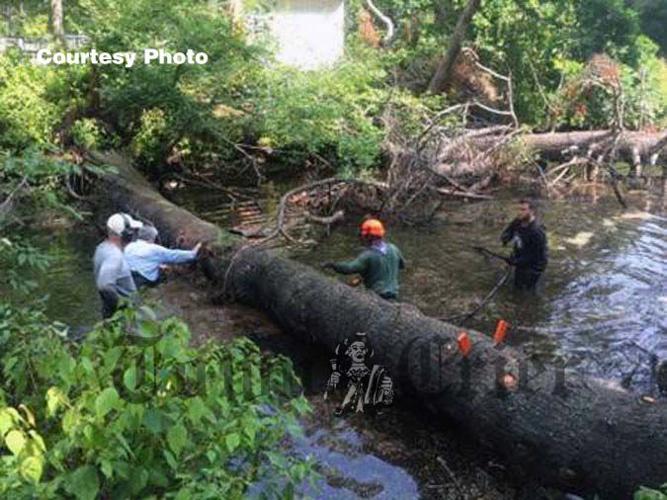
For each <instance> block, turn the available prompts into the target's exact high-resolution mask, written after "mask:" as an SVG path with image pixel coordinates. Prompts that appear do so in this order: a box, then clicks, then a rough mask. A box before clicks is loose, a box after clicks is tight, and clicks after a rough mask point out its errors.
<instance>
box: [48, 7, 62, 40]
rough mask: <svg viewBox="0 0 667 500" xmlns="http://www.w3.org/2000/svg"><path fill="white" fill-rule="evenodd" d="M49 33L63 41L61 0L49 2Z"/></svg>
mask: <svg viewBox="0 0 667 500" xmlns="http://www.w3.org/2000/svg"><path fill="white" fill-rule="evenodd" d="M51 33H53V36H55V37H56V38H58V39H59V40H61V41H64V40H65V28H64V26H63V0H51Z"/></svg>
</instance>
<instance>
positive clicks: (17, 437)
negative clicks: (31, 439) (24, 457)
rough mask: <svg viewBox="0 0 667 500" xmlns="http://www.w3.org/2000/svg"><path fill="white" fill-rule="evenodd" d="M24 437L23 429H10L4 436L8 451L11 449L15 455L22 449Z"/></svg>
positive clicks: (24, 443) (24, 442) (24, 441)
mask: <svg viewBox="0 0 667 500" xmlns="http://www.w3.org/2000/svg"><path fill="white" fill-rule="evenodd" d="M26 441H27V440H26V437H25V434H23V431H19V430H16V429H14V430H11V431H9V432H8V433H7V435H6V436H5V444H6V445H7V448H9V451H11V452H12V453H13V454H14V455H15V456H16V455H18V454H19V453H21V452H22V451H23V448H25V445H26Z"/></svg>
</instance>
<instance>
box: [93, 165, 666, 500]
mask: <svg viewBox="0 0 667 500" xmlns="http://www.w3.org/2000/svg"><path fill="white" fill-rule="evenodd" d="M98 159H99V158H98ZM105 162H107V163H109V158H107V159H106V161H105ZM103 185H104V187H105V189H104V191H103V194H104V195H105V196H106V197H107V198H108V199H109V201H111V205H112V207H113V208H114V209H115V210H124V211H128V212H131V213H133V214H136V215H142V216H145V217H147V218H150V219H151V220H153V221H154V223H155V224H156V225H157V227H158V229H160V231H161V234H162V235H163V237H164V239H165V240H166V241H167V242H171V243H172V244H174V243H176V242H177V241H183V242H184V243H185V244H186V245H188V246H189V245H192V244H194V243H195V242H196V241H200V240H206V241H208V242H209V243H210V246H211V247H212V248H214V252H215V255H213V256H212V257H211V258H210V259H209V268H208V269H209V272H208V273H207V274H208V275H209V276H211V277H212V278H214V279H215V278H216V277H217V278H218V279H219V278H220V276H221V275H222V274H224V275H225V277H226V284H227V288H228V289H229V291H231V292H232V293H233V294H234V296H235V297H236V298H237V299H238V300H239V301H242V302H244V303H246V304H249V305H252V306H254V307H257V308H259V309H261V310H263V311H265V312H267V313H269V314H270V315H271V317H272V318H273V319H274V320H275V321H276V322H277V324H278V325H279V326H280V327H281V328H282V329H283V330H284V331H285V332H286V333H287V334H290V335H298V336H299V337H301V338H303V339H305V340H309V341H310V340H312V341H316V342H318V343H320V344H322V345H323V346H326V347H327V348H328V349H331V350H332V349H333V348H334V347H335V346H336V344H337V343H338V342H340V341H341V340H343V339H344V338H345V337H347V336H349V335H352V334H354V333H355V332H358V331H364V332H367V334H368V337H369V338H370V340H371V342H372V344H373V347H374V350H375V356H376V358H375V359H376V362H378V363H381V364H384V365H385V366H386V367H387V368H388V369H389V371H390V372H391V373H392V375H393V377H394V378H395V380H396V381H397V383H398V387H399V388H400V390H401V391H404V392H410V393H413V394H415V395H416V396H417V397H418V398H420V399H421V401H422V402H423V403H424V405H425V406H427V407H428V408H430V409H431V410H432V411H433V412H434V413H435V415H436V416H440V417H443V418H446V419H448V420H449V421H450V422H451V421H453V422H456V423H457V424H459V425H461V426H462V427H463V428H465V429H467V431H468V432H469V433H470V435H471V436H474V437H475V438H476V439H477V440H478V441H479V442H480V443H481V444H483V445H485V446H489V447H491V448H493V449H494V450H495V451H496V453H497V454H499V455H500V456H502V457H503V459H504V460H505V462H506V463H507V464H508V465H509V466H515V467H516V468H517V469H520V470H521V471H527V472H530V473H532V474H534V475H535V476H536V477H537V478H538V479H539V481H540V482H542V483H544V484H547V485H554V486H557V487H560V488H562V489H565V490H569V491H576V492H579V493H589V492H597V493H600V494H602V495H604V498H627V497H629V496H630V495H631V493H632V492H633V491H634V490H635V489H636V488H638V487H639V486H640V485H647V486H658V485H660V484H662V483H664V482H665V481H666V480H667V453H665V450H667V433H666V432H665V429H667V405H666V404H665V402H664V401H662V400H658V401H657V402H655V403H652V404H649V403H646V402H643V400H642V399H641V398H640V397H639V396H638V395H633V394H631V393H629V392H627V391H625V390H623V389H621V388H619V387H615V386H613V385H611V384H609V383H607V382H605V381H602V380H597V379H592V378H586V377H582V376H580V375H578V374H576V373H574V372H570V371H564V370H556V369H552V368H549V369H546V370H539V369H533V367H532V365H531V364H530V362H529V360H528V359H526V357H525V356H524V355H523V354H522V353H520V352H519V351H517V350H515V349H512V348H510V347H507V346H503V347H496V346H494V345H493V343H492V342H491V340H490V339H489V338H488V337H487V336H486V335H483V334H482V333H479V332H475V331H470V330H469V331H468V335H469V336H470V339H471V340H472V345H473V347H472V351H471V353H470V355H469V357H468V358H463V357H462V355H461V354H460V353H459V351H458V350H457V336H458V334H459V332H460V329H459V328H457V327H456V326H454V325H451V324H447V323H443V322H441V321H438V320H436V319H433V318H429V317H427V316H425V315H423V314H422V313H421V312H419V311H418V310H417V309H416V308H414V307H413V306H410V305H407V304H400V303H392V302H387V301H385V300H382V299H380V298H379V297H377V296H375V295H373V294H371V293H369V292H367V291H365V290H361V289H353V288H350V287H349V286H346V285H344V284H343V283H341V282H339V281H337V280H335V279H332V278H331V277H328V276H325V275H324V274H322V273H321V272H318V271H316V270H313V269H312V268H310V267H308V266H305V265H302V264H299V263H297V262H293V261H291V260H288V259H286V258H283V257H281V256H279V255H278V254H277V253H275V252H270V251H266V250H262V249H259V248H257V247H253V246H246V247H245V248H243V249H241V250H238V248H235V245H236V244H237V243H235V242H234V240H233V239H230V237H227V236H224V235H223V233H222V232H221V230H219V229H218V228H217V227H216V226H214V225H212V224H209V223H207V222H204V221H202V220H200V219H198V218H197V217H196V216H194V215H192V214H190V213H189V212H187V211H185V210H183V209H181V208H178V207H176V206H174V205H173V204H171V203H170V202H168V201H167V200H165V199H164V198H162V197H161V196H160V195H159V194H158V193H157V192H156V191H154V190H153V189H152V188H151V186H150V185H149V184H148V183H146V182H145V181H144V180H143V179H142V178H141V177H140V176H138V174H137V173H136V172H134V171H133V170H132V169H131V168H129V167H127V166H120V165H119V168H118V171H117V173H115V174H107V175H105V176H104V178H103ZM232 251H234V258H233V259H231V258H230V256H231V253H230V252H232ZM230 260H231V266H230V267H229V268H227V266H229V265H230ZM223 269H227V271H226V273H223V272H222V270H223ZM216 270H217V272H215V271H216ZM211 271H213V272H211ZM443 423H444V422H443Z"/></svg>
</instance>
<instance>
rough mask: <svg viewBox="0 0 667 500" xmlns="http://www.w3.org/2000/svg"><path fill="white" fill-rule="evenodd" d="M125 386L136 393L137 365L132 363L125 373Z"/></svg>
mask: <svg viewBox="0 0 667 500" xmlns="http://www.w3.org/2000/svg"><path fill="white" fill-rule="evenodd" d="M123 384H125V387H127V388H128V390H130V391H134V390H135V389H136V387H137V365H135V364H134V363H132V366H130V367H129V368H128V369H127V370H125V373H123Z"/></svg>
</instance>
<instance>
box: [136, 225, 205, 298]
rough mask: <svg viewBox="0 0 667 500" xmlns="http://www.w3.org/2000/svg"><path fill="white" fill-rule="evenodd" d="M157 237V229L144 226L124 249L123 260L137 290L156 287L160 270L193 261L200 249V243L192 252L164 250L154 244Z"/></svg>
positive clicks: (173, 249)
mask: <svg viewBox="0 0 667 500" xmlns="http://www.w3.org/2000/svg"><path fill="white" fill-rule="evenodd" d="M157 235H158V232H157V229H155V228H154V227H153V226H149V225H145V226H144V227H142V228H141V229H139V231H138V234H137V239H136V240H134V241H132V242H131V243H130V244H128V245H127V246H126V247H125V259H126V260H127V263H128V265H129V266H130V270H131V271H132V278H133V279H134V283H135V284H136V285H137V287H138V288H141V287H142V286H155V285H157V284H158V283H159V281H160V270H161V268H162V267H163V266H165V265H167V264H185V263H187V262H192V261H194V260H195V259H196V258H197V253H198V252H199V248H200V247H201V243H197V244H196V245H195V247H194V248H193V249H192V250H179V249H177V248H165V247H163V246H162V245H158V244H156V243H155V239H156V238H157Z"/></svg>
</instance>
